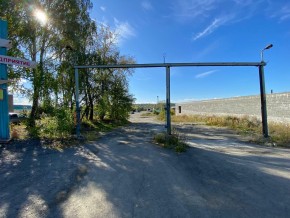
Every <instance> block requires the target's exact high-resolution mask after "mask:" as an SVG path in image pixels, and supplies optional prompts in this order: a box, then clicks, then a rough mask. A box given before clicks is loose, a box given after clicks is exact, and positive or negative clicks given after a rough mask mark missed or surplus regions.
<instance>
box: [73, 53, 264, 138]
mask: <svg viewBox="0 0 290 218" xmlns="http://www.w3.org/2000/svg"><path fill="white" fill-rule="evenodd" d="M264 66H266V63H265V62H264V61H263V59H262V61H261V62H205V63H161V64H158V63H155V64H113V65H88V66H85V65H84V66H74V69H75V86H76V89H75V96H76V113H77V126H76V134H77V137H80V102H79V69H94V68H96V69H108V68H115V69H116V68H125V69H126V68H157V67H158V68H159V67H164V68H165V69H166V128H167V134H168V135H171V115H170V68H171V67H258V68H259V81H260V97H261V116H262V126H263V136H264V137H265V138H268V137H269V133H268V121H267V103H266V91H265V76H264Z"/></svg>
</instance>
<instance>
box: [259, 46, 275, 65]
mask: <svg viewBox="0 0 290 218" xmlns="http://www.w3.org/2000/svg"><path fill="white" fill-rule="evenodd" d="M272 47H273V44H269V45H267V46H266V47H265V48H263V49H262V51H261V62H264V51H265V50H267V49H270V48H272Z"/></svg>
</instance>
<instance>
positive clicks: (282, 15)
mask: <svg viewBox="0 0 290 218" xmlns="http://www.w3.org/2000/svg"><path fill="white" fill-rule="evenodd" d="M272 17H273V18H279V20H280V21H281V22H282V21H285V20H288V19H290V4H287V5H283V6H282V7H281V8H280V9H279V10H276V11H275V12H274V13H273V14H272Z"/></svg>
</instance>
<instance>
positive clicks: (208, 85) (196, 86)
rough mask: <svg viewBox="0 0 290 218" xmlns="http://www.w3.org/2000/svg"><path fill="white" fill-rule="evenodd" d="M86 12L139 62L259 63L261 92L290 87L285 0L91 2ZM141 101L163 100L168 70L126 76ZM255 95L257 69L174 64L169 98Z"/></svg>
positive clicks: (288, 4)
mask: <svg viewBox="0 0 290 218" xmlns="http://www.w3.org/2000/svg"><path fill="white" fill-rule="evenodd" d="M93 5H94V7H93V9H92V11H91V17H92V18H93V19H95V20H96V21H97V22H99V23H105V24H106V25H108V26H110V27H111V28H112V29H114V30H115V31H116V32H117V33H118V35H119V39H118V46H119V48H120V51H121V53H122V54H126V55H130V56H133V57H134V58H135V60H136V62H137V63H163V61H164V57H165V60H166V62H216V61H226V62H230V61H237V62H238V61H242V62H243V61H250V62H252V61H253V62H257V61H260V51H261V49H263V48H264V47H265V46H266V45H268V44H269V43H272V44H273V45H274V47H273V48H272V49H271V50H267V51H265V61H266V62H267V63H268V64H267V66H266V67H265V77H266V90H267V92H268V93H269V92H270V90H271V89H273V91H274V93H275V92H276V93H277V92H285V91H290V1H289V0H174V1H173V0H158V1H156V0H155V1H153V0H151V1H149V0H140V1H137V0H122V1H119V0H93ZM130 92H131V93H132V94H133V95H134V96H135V98H136V99H137V102H138V103H141V102H156V100H157V96H159V99H160V100H163V99H165V69H163V68H160V69H154V68H151V69H138V70H135V73H134V75H133V76H132V77H131V78H130ZM255 94H259V80H258V69H257V68H255V67H250V68H237V67H235V68H229V67H228V68H225V67H200V68H194V67H191V68H172V69H171V100H172V102H180V101H187V100H199V99H210V98H223V97H232V96H243V95H255Z"/></svg>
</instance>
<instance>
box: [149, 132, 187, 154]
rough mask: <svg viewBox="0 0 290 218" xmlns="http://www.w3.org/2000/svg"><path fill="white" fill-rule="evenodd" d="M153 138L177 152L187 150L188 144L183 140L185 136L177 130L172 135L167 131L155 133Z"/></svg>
mask: <svg viewBox="0 0 290 218" xmlns="http://www.w3.org/2000/svg"><path fill="white" fill-rule="evenodd" d="M153 140H154V141H155V142H156V143H157V144H159V145H161V146H162V147H164V148H169V149H173V150H175V151H176V152H177V153H180V152H185V151H186V148H187V144H186V143H185V142H184V141H183V138H182V137H181V135H180V134H178V133H177V132H175V133H173V134H172V135H167V133H164V132H163V133H157V134H156V135H154V137H153Z"/></svg>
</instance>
